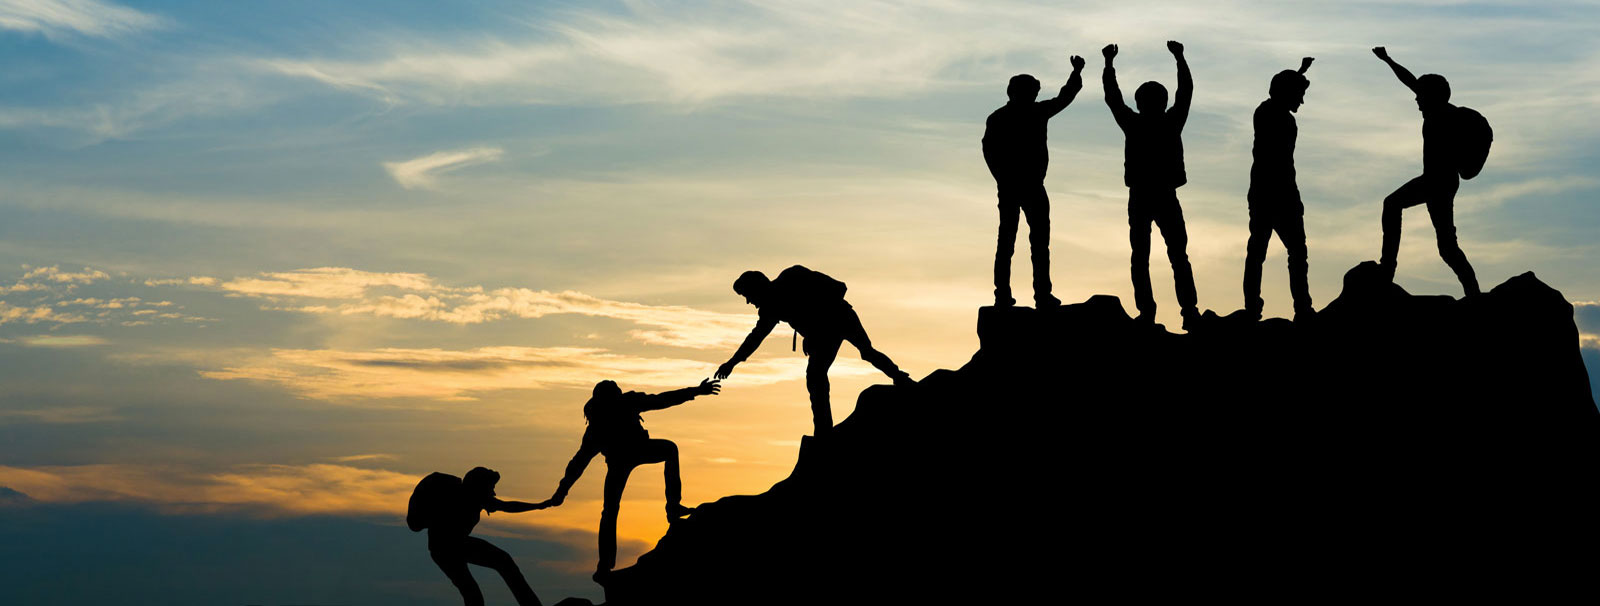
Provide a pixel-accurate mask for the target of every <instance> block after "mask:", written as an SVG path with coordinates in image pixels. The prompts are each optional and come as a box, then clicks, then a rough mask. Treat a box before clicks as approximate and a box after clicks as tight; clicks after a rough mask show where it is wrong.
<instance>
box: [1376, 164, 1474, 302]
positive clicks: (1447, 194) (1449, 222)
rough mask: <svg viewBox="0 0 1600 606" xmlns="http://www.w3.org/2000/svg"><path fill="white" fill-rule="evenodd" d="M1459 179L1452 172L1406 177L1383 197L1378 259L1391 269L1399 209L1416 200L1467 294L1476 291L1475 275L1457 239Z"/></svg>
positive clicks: (1397, 238) (1395, 256) (1397, 246)
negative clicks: (1381, 233)
mask: <svg viewBox="0 0 1600 606" xmlns="http://www.w3.org/2000/svg"><path fill="white" fill-rule="evenodd" d="M1460 187H1461V181H1460V180H1459V179H1457V178H1456V176H1455V175H1453V174H1452V175H1444V176H1439V175H1428V174H1423V175H1422V176H1420V177H1417V178H1415V179H1412V180H1410V181H1407V182H1406V184H1405V185H1401V186H1400V189H1397V190H1394V193H1392V194H1389V197H1387V198H1384V199H1383V257H1382V258H1381V260H1380V261H1379V263H1381V264H1382V265H1383V266H1384V267H1386V268H1388V269H1389V270H1390V271H1393V270H1394V268H1395V265H1396V262H1397V260H1398V258H1399V256H1400V211H1402V210H1405V209H1407V208H1411V207H1413V206H1416V205H1418V204H1427V205H1428V218H1429V219H1432V220H1433V231H1434V235H1436V236H1438V238H1439V256H1440V257H1443V258H1444V262H1445V264H1446V265H1449V266H1450V269H1451V270H1452V271H1454V272H1456V278H1457V279H1459V280H1461V288H1462V290H1464V291H1465V292H1466V294H1469V295H1475V294H1478V292H1479V290H1478V276H1477V274H1475V273H1473V271H1472V264H1471V263H1468V262H1467V254H1466V253H1464V252H1461V245H1460V244H1458V243H1457V242H1456V222H1455V200H1456V190H1457V189H1459V188H1460Z"/></svg>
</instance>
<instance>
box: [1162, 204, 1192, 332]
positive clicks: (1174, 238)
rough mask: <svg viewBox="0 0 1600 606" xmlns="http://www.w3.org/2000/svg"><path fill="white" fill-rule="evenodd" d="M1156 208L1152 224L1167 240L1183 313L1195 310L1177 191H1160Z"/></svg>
mask: <svg viewBox="0 0 1600 606" xmlns="http://www.w3.org/2000/svg"><path fill="white" fill-rule="evenodd" d="M1162 193H1163V197H1162V199H1161V200H1160V202H1159V207H1158V208H1157V209H1156V211H1155V213H1154V215H1155V222H1156V227H1159V228H1161V239H1162V240H1165V241H1166V243H1167V261H1168V262H1170V263H1172V280H1173V282H1175V283H1176V290H1177V292H1176V293H1175V294H1176V295H1177V296H1178V306H1179V307H1181V308H1182V309H1183V316H1184V318H1185V319H1188V318H1189V316H1191V315H1194V314H1196V313H1198V310H1197V309H1195V307H1196V305H1198V303H1199V301H1198V297H1197V296H1196V294H1195V288H1194V269H1193V268H1191V267H1190V266H1189V229H1188V226H1187V225H1185V224H1184V221H1183V207H1182V206H1179V205H1178V191H1177V190H1163V192H1162Z"/></svg>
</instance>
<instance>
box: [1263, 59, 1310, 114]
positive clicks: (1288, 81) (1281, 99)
mask: <svg viewBox="0 0 1600 606" xmlns="http://www.w3.org/2000/svg"><path fill="white" fill-rule="evenodd" d="M1309 86H1311V81H1310V80H1307V79H1306V77H1305V75H1304V74H1301V73H1300V72H1297V71H1294V70H1292V69H1286V70H1283V71H1281V72H1278V74H1277V75H1275V76H1273V77H1272V85H1271V86H1270V87H1268V89H1267V94H1268V96H1270V97H1272V100H1273V101H1277V102H1278V103H1281V104H1283V105H1286V106H1288V108H1289V111H1292V112H1293V111H1299V110H1300V104H1301V103H1305V101H1306V88H1307V87H1309Z"/></svg>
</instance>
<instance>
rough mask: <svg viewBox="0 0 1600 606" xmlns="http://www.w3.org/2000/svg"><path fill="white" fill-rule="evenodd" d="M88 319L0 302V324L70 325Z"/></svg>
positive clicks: (40, 308) (52, 310) (45, 307)
mask: <svg viewBox="0 0 1600 606" xmlns="http://www.w3.org/2000/svg"><path fill="white" fill-rule="evenodd" d="M88 320H89V319H88V318H86V317H84V316H82V315H79V314H73V313H57V312H56V311H55V310H54V309H51V308H50V307H48V306H44V305H39V306H33V307H29V306H18V305H12V304H10V303H6V302H5V301H0V324H8V323H11V322H25V323H28V324H35V323H38V322H56V323H60V324H70V323H74V322H87V321H88Z"/></svg>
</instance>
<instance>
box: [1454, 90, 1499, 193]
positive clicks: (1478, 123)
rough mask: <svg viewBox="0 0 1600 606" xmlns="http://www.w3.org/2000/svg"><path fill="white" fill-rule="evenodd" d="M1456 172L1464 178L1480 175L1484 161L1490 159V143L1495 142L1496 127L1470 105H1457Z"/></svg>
mask: <svg viewBox="0 0 1600 606" xmlns="http://www.w3.org/2000/svg"><path fill="white" fill-rule="evenodd" d="M1455 127H1456V132H1457V133H1459V134H1458V135H1457V137H1458V139H1457V141H1456V150H1455V154H1456V172H1457V173H1459V174H1460V175H1461V178H1462V179H1471V178H1473V177H1476V176H1478V173H1479V172H1481V171H1482V170H1483V163H1484V161H1485V160H1488V159H1489V145H1490V144H1491V143H1494V129H1493V128H1490V127H1489V121H1488V120H1487V119H1484V117H1483V114H1480V113H1478V112H1477V110H1474V109H1472V108H1470V107H1460V106H1457V107H1456V125H1455Z"/></svg>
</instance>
